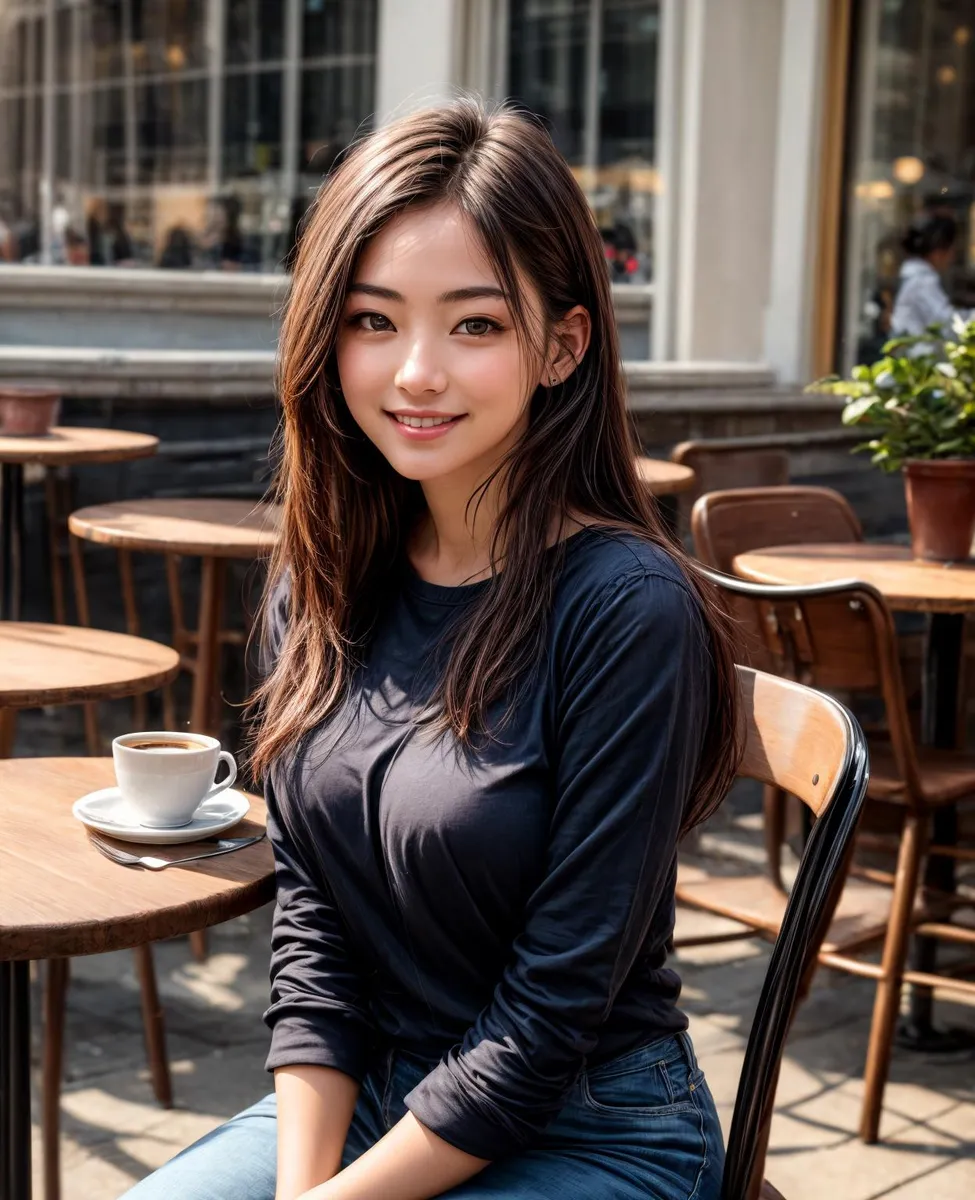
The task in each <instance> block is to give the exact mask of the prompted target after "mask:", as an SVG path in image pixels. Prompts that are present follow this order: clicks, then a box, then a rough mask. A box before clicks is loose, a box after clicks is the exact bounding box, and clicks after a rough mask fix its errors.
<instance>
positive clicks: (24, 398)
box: [0, 383, 61, 437]
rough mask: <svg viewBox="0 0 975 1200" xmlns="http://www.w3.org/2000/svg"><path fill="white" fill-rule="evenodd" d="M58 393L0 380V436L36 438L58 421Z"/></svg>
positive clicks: (59, 400) (59, 402)
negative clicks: (0, 381)
mask: <svg viewBox="0 0 975 1200" xmlns="http://www.w3.org/2000/svg"><path fill="white" fill-rule="evenodd" d="M60 404H61V394H60V392H55V391H52V390H51V389H50V388H38V387H21V386H19V385H11V384H6V383H0V436H2V437H39V436H41V435H43V434H45V433H47V432H48V430H49V429H50V428H51V426H52V425H53V424H54V423H55V421H56V420H57V415H58V409H59V407H60Z"/></svg>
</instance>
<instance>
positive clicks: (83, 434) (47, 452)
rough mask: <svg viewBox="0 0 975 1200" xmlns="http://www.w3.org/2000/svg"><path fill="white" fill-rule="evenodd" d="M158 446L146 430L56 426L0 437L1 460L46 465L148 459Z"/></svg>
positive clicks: (157, 442) (156, 440)
mask: <svg viewBox="0 0 975 1200" xmlns="http://www.w3.org/2000/svg"><path fill="white" fill-rule="evenodd" d="M158 447H159V438H157V437H153V436H152V435H151V434H149V433H128V432H127V431H126V430H124V429H88V428H87V427H85V426H83V425H55V426H54V428H53V429H51V431H50V432H49V433H46V434H44V436H43V437H2V436H0V462H5V463H42V464H44V465H45V466H55V465H59V464H60V465H66V464H70V463H109V462H124V461H127V460H128V459H132V458H149V457H151V456H152V455H153V454H155V453H156V450H157V449H158Z"/></svg>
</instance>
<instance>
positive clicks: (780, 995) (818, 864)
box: [677, 667, 867, 1200]
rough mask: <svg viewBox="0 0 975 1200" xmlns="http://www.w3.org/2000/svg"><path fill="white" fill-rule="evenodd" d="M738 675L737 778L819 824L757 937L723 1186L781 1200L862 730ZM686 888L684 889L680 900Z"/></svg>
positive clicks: (738, 1194) (850, 825) (754, 676)
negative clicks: (784, 1153)
mask: <svg viewBox="0 0 975 1200" xmlns="http://www.w3.org/2000/svg"><path fill="white" fill-rule="evenodd" d="M738 677H739V681H740V684H741V695H742V717H743V723H744V735H745V736H744V756H743V759H742V763H741V767H740V770H739V774H740V775H741V776H742V777H744V778H749V779H755V780H758V781H759V782H760V783H763V784H766V785H769V786H775V787H780V788H784V789H786V790H787V791H789V792H791V793H792V794H794V795H797V796H799V797H800V799H801V800H802V801H803V803H805V804H808V805H809V807H810V808H811V809H812V811H813V812H814V813H815V815H816V817H817V821H816V825H815V827H814V829H813V832H812V836H811V837H810V839H809V842H808V844H807V846H806V851H805V854H804V855H803V859H802V862H801V864H800V866H799V871H798V874H797V876H796V879H795V884H794V886H793V888H792V892H791V894H790V895H789V896H788V897H786V896H785V895H784V894H783V893H781V892H778V891H775V895H774V899H775V904H776V912H775V915H774V917H772V918H771V919H769V918H765V920H764V923H763V924H762V925H761V926H760V927H758V928H756V930H755V931H756V932H761V933H765V934H766V935H767V936H772V937H775V945H774V946H773V948H772V954H771V958H770V960H769V965H768V970H767V972H766V975H765V981H764V983H763V985H762V991H761V995H760V997H759V1001H758V1007H757V1009H756V1012H755V1017H754V1020H753V1021H752V1026H751V1031H750V1033H749V1036H748V1045H747V1048H746V1050H745V1060H744V1063H743V1065H742V1070H741V1077H740V1080H739V1083H738V1094H737V1097H736V1099H735V1110H734V1115H733V1117H732V1122H731V1131H730V1134H729V1137H728V1146H727V1158H726V1161H725V1172H724V1182H723V1187H722V1197H723V1200H773V1198H775V1197H778V1196H779V1193H778V1192H776V1191H775V1189H774V1188H772V1186H771V1185H770V1184H768V1183H766V1182H764V1181H763V1173H764V1165H765V1154H766V1149H767V1146H768V1136H769V1127H770V1124H771V1120H772V1109H773V1105H774V1101H775V1086H776V1082H777V1080H778V1074H779V1067H780V1064H781V1061H782V1053H783V1050H784V1048H785V1040H786V1037H787V1035H788V1032H789V1027H790V1025H791V1023H792V1017H793V1013H794V1012H795V1008H796V1005H797V1004H798V1002H799V1000H800V999H801V997H802V995H803V993H804V991H805V989H806V988H807V987H808V984H809V980H810V979H811V976H812V971H813V970H814V968H815V965H816V959H817V955H818V953H819V950H820V945H821V943H822V940H823V935H824V933H825V932H826V929H827V928H828V926H829V924H830V921H831V919H832V917H833V912H834V909H835V907H836V904H837V900H838V898H839V896H840V892H841V890H842V887H843V883H844V880H845V878H846V867H847V863H848V860H849V856H850V853H851V848H852V845H853V837H854V833H855V831H856V825H857V820H858V818H859V815H860V808H861V805H862V803H863V797H864V794H865V791H866V784H867V754H866V744H865V741H864V738H863V734H862V732H861V731H860V729H859V726H858V725H857V724H856V721H855V720H854V719H853V718H852V717H851V716H850V714H849V713H848V712H847V711H846V710H845V709H844V708H843V707H842V705H840V704H838V703H837V702H836V701H835V700H832V699H830V698H829V697H828V696H824V695H822V694H820V693H818V692H815V691H813V690H812V689H810V688H806V687H803V686H801V685H800V684H797V683H793V682H792V681H790V680H786V679H781V678H776V677H774V676H771V675H766V674H763V673H761V672H757V671H753V670H751V669H750V668H748V667H739V668H738ZM762 883H763V884H764V886H765V887H767V888H770V887H772V886H773V885H772V884H771V883H770V881H769V880H768V879H767V878H763V880H762ZM703 886H704V885H701V884H698V885H696V889H694V890H690V895H691V902H692V903H693V902H695V901H698V903H697V907H703V908H707V907H709V903H708V900H707V893H706V892H705V891H703V890H702V889H703ZM685 890H686V889H685V887H684V886H683V885H681V884H680V883H679V885H678V897H679V898H683V895H682V893H683V892H684V891H685ZM723 907H725V906H724V905H722V908H723ZM722 908H714V909H712V911H722ZM722 915H724V914H722ZM724 936H725V937H726V936H727V935H724ZM746 936H747V935H746ZM677 944H678V945H680V944H681V943H680V941H678V942H677ZM684 944H688V943H686V942H685V943H684ZM779 1200H781V1197H780V1198H779Z"/></svg>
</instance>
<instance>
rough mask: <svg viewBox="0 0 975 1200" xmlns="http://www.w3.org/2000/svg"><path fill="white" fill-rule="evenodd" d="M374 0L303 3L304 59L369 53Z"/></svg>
mask: <svg viewBox="0 0 975 1200" xmlns="http://www.w3.org/2000/svg"><path fill="white" fill-rule="evenodd" d="M376 7H377V0H356V2H355V3H349V2H348V0H304V28H303V42H302V45H303V48H304V51H303V52H304V55H305V58H322V57H325V56H326V55H335V54H373V53H375V46H376Z"/></svg>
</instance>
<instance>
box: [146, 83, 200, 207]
mask: <svg viewBox="0 0 975 1200" xmlns="http://www.w3.org/2000/svg"><path fill="white" fill-rule="evenodd" d="M207 92H208V84H207V81H206V80H205V79H191V80H183V81H177V80H174V81H173V82H171V83H151V84H143V85H140V86H139V87H138V88H137V89H136V112H137V125H136V145H137V146H138V158H137V168H136V171H137V179H138V181H139V183H187V182H194V181H197V180H203V179H205V178H206V173H207Z"/></svg>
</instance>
